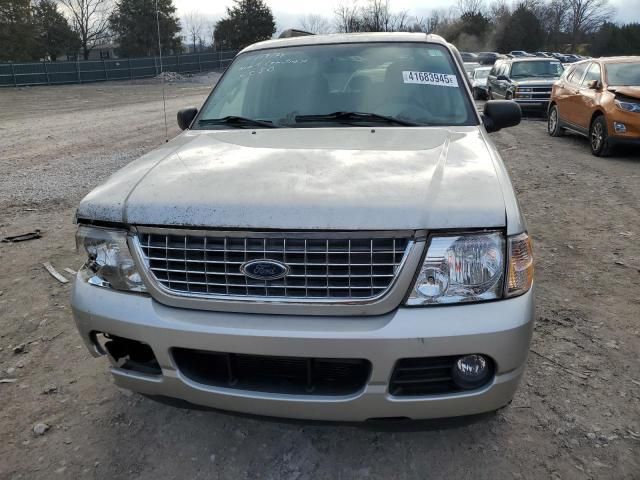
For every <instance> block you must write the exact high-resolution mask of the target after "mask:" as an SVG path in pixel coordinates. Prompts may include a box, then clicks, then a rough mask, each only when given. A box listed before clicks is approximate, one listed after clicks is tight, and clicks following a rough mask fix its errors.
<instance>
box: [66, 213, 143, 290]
mask: <svg viewBox="0 0 640 480" xmlns="http://www.w3.org/2000/svg"><path fill="white" fill-rule="evenodd" d="M76 247H77V249H78V251H85V252H86V253H87V257H88V259H87V263H86V264H85V265H84V267H83V268H82V270H81V271H80V274H81V277H82V278H83V279H84V280H85V281H86V282H88V283H90V284H92V285H97V286H100V287H107V288H113V289H115V290H124V291H129V292H146V291H147V289H146V287H145V286H144V283H143V281H142V277H141V276H140V273H139V272H138V269H137V268H136V265H135V262H134V261H133V257H131V253H130V252H129V246H128V245H127V232H126V231H124V230H113V229H107V228H97V227H88V226H84V225H81V226H80V227H79V228H78V233H77V234H76Z"/></svg>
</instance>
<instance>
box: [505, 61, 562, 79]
mask: <svg viewBox="0 0 640 480" xmlns="http://www.w3.org/2000/svg"><path fill="white" fill-rule="evenodd" d="M562 71H563V68H562V64H561V63H560V62H558V61H552V62H551V61H550V62H544V61H535V62H514V63H513V65H512V66H511V77H512V78H517V77H559V76H560V75H561V74H562Z"/></svg>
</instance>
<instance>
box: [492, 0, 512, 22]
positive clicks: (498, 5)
mask: <svg viewBox="0 0 640 480" xmlns="http://www.w3.org/2000/svg"><path fill="white" fill-rule="evenodd" d="M488 13H489V18H490V19H491V21H492V22H493V23H500V22H501V21H503V20H504V19H505V18H507V17H508V16H509V15H510V14H511V9H510V8H509V4H508V3H507V0H494V1H493V2H492V3H491V5H489V12H488Z"/></svg>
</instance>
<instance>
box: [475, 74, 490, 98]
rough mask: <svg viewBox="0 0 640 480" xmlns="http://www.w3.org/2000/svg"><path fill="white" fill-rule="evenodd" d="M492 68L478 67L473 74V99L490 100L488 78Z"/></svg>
mask: <svg viewBox="0 0 640 480" xmlns="http://www.w3.org/2000/svg"><path fill="white" fill-rule="evenodd" d="M490 71H491V67H478V68H476V69H475V70H474V71H473V73H472V74H471V86H472V88H473V98H474V99H475V100H484V99H486V98H489V95H488V92H487V77H488V76H489V72H490Z"/></svg>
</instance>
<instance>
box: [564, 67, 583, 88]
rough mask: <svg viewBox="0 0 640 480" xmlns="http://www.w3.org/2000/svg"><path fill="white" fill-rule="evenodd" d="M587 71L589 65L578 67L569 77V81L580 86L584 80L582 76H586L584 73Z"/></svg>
mask: <svg viewBox="0 0 640 480" xmlns="http://www.w3.org/2000/svg"><path fill="white" fill-rule="evenodd" d="M586 69H587V64H582V65H576V68H575V70H574V71H573V72H572V73H571V74H570V75H569V76H568V77H567V80H568V81H569V82H571V83H576V84H579V83H580V80H582V75H584V71H585V70H586Z"/></svg>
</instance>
